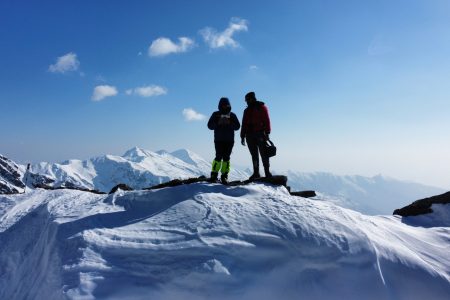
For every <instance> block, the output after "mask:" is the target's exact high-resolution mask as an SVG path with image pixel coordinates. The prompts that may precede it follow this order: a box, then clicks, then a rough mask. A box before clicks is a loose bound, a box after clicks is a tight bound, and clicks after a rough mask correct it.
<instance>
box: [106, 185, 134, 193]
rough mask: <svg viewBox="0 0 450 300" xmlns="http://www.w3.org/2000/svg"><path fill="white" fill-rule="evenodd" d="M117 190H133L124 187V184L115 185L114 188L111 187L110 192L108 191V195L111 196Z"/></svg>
mask: <svg viewBox="0 0 450 300" xmlns="http://www.w3.org/2000/svg"><path fill="white" fill-rule="evenodd" d="M118 189H121V190H122V191H132V190H133V189H132V188H130V187H129V186H128V185H126V184H125V183H119V184H118V185H116V186H115V187H113V188H112V189H111V191H109V194H113V193H115V192H117V190H118Z"/></svg>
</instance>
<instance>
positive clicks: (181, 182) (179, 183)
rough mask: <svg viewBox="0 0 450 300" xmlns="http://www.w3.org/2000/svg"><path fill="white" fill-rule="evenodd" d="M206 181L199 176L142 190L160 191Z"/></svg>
mask: <svg viewBox="0 0 450 300" xmlns="http://www.w3.org/2000/svg"><path fill="white" fill-rule="evenodd" d="M207 180H208V179H207V178H206V177H205V176H203V175H202V176H200V177H197V178H188V179H183V180H181V179H174V180H171V181H168V182H164V183H161V184H157V185H154V186H152V187H149V188H145V189H144V190H155V189H161V188H165V187H173V186H178V185H183V184H191V183H196V182H202V181H207Z"/></svg>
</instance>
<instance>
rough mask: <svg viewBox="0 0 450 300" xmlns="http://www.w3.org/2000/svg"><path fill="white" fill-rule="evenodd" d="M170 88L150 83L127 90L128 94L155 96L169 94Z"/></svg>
mask: <svg viewBox="0 0 450 300" xmlns="http://www.w3.org/2000/svg"><path fill="white" fill-rule="evenodd" d="M167 92H168V90H167V88H165V87H162V86H159V85H148V86H142V87H137V88H134V89H128V90H126V91H125V94H127V95H137V96H141V97H145V98H147V97H155V96H161V95H165V94H167Z"/></svg>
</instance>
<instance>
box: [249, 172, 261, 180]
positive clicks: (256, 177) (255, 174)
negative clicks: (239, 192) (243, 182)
mask: <svg viewBox="0 0 450 300" xmlns="http://www.w3.org/2000/svg"><path fill="white" fill-rule="evenodd" d="M258 178H261V175H259V172H255V173H253V174H252V175H251V176H250V178H249V179H248V180H255V179H258Z"/></svg>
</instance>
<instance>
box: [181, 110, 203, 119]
mask: <svg viewBox="0 0 450 300" xmlns="http://www.w3.org/2000/svg"><path fill="white" fill-rule="evenodd" d="M183 116H184V119H185V120H186V121H189V122H190V121H201V120H204V119H205V118H206V116H205V115H202V114H201V113H198V112H196V111H195V110H193V109H192V108H185V109H183Z"/></svg>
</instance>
